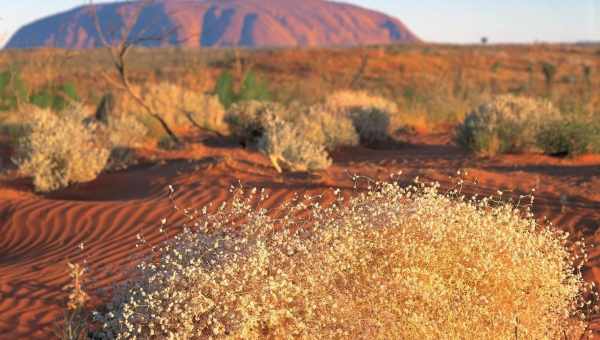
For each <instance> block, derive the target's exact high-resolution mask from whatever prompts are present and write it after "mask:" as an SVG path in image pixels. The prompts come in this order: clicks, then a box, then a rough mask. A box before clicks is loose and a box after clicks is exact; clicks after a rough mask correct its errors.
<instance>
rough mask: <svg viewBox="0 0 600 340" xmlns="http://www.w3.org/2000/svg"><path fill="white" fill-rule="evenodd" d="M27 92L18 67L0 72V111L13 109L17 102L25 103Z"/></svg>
mask: <svg viewBox="0 0 600 340" xmlns="http://www.w3.org/2000/svg"><path fill="white" fill-rule="evenodd" d="M27 92H28V90H27V87H26V86H25V83H24V82H23V80H22V79H21V73H20V72H19V70H18V69H15V68H11V69H9V70H6V71H4V72H2V73H0V111H11V110H15V109H17V107H18V105H19V104H22V103H26V102H27Z"/></svg>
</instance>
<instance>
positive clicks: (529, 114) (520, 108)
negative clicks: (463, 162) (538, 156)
mask: <svg viewBox="0 0 600 340" xmlns="http://www.w3.org/2000/svg"><path fill="white" fill-rule="evenodd" d="M560 118H561V114H560V112H559V111H558V110H557V109H555V108H554V107H553V106H552V104H551V103H550V102H548V101H545V100H539V99H533V98H528V97H518V96H513V95H503V96H498V97H496V98H495V99H494V100H492V101H491V102H489V103H485V104H483V105H481V106H479V107H478V108H477V109H476V110H474V111H473V112H471V113H469V114H468V115H467V116H466V117H465V120H464V122H463V123H462V124H461V125H460V126H459V127H458V128H457V136H456V139H457V142H458V144H460V145H461V146H463V147H465V148H467V149H469V150H471V151H474V152H478V153H482V154H486V155H496V154H500V153H510V152H532V151H538V147H537V136H538V134H539V133H540V132H541V131H542V130H543V128H544V126H546V125H548V124H550V123H552V122H556V121H558V120H560Z"/></svg>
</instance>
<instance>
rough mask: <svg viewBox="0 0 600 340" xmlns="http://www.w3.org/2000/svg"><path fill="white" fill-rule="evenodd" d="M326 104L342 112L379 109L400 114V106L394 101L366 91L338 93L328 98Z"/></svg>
mask: <svg viewBox="0 0 600 340" xmlns="http://www.w3.org/2000/svg"><path fill="white" fill-rule="evenodd" d="M325 103H326V105H327V106H329V107H331V108H336V109H341V110H353V109H377V110H379V111H383V112H388V113H396V112H398V106H397V105H396V104H395V103H393V102H392V101H390V100H388V99H385V98H383V97H379V96H375V95H372V94H370V93H368V92H366V91H352V90H341V91H336V92H334V93H332V94H330V95H328V96H327V98H326V99H325Z"/></svg>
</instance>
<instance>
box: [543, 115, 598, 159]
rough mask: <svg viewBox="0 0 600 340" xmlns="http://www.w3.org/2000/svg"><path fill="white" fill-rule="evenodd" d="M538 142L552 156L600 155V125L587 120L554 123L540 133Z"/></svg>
mask: <svg viewBox="0 0 600 340" xmlns="http://www.w3.org/2000/svg"><path fill="white" fill-rule="evenodd" d="M537 142H538V145H539V147H540V148H541V149H542V150H543V151H544V152H545V153H546V154H550V155H566V156H577V155H581V154H584V153H600V124H599V123H598V122H589V121H585V120H566V121H559V122H552V123H550V124H548V125H547V126H545V127H544V128H543V129H542V130H541V131H540V133H539V134H538V136H537Z"/></svg>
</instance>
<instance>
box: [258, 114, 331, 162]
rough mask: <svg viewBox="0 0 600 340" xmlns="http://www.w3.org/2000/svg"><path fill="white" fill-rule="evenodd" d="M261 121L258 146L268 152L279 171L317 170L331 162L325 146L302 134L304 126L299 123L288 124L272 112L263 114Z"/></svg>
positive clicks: (265, 152) (262, 150)
mask: <svg viewBox="0 0 600 340" xmlns="http://www.w3.org/2000/svg"><path fill="white" fill-rule="evenodd" d="M264 123H265V125H264V133H263V135H262V137H261V138H260V139H259V141H258V149H259V150H260V151H261V152H263V153H264V154H266V155H267V156H269V158H270V160H271V162H272V164H273V166H274V167H275V169H276V170H277V171H278V172H282V171H283V168H286V169H288V170H291V171H303V172H306V171H316V170H322V169H326V168H327V167H329V166H330V165H331V160H330V159H329V155H328V154H327V151H325V146H324V145H322V144H319V143H315V142H313V141H310V140H309V139H306V138H304V131H305V130H303V129H300V128H299V126H298V125H294V124H290V123H289V122H286V121H284V120H283V119H281V118H279V117H278V116H277V115H275V114H273V113H270V114H268V115H267V116H266V117H265V120H264ZM282 166H283V168H282Z"/></svg>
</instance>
